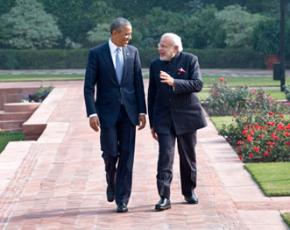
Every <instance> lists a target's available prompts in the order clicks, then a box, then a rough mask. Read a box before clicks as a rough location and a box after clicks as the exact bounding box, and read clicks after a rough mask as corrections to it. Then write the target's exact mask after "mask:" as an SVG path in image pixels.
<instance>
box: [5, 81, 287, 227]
mask: <svg viewBox="0 0 290 230" xmlns="http://www.w3.org/2000/svg"><path fill="white" fill-rule="evenodd" d="M37 84H39V85H40V84H42V85H43V84H46V83H43V82H42V83H37V82H34V83H7V84H6V83H1V87H13V86H16V85H18V86H19V85H21V86H23V87H25V86H28V85H37ZM47 84H49V85H51V84H53V85H54V86H55V87H56V88H57V89H58V90H62V92H63V97H62V100H61V101H59V102H58V104H57V106H56V109H55V110H54V111H53V113H52V114H51V116H50V117H49V120H48V126H47V128H46V130H45V131H44V133H43V134H42V136H41V137H40V138H39V139H38V140H37V141H26V142H18V143H16V142H14V143H10V144H9V145H8V146H7V148H6V150H5V151H4V152H3V153H2V155H0V185H1V186H0V228H2V229H9V230H10V229H11V230H14V229H15V230H16V229H28V230H32V229H41V230H44V229H48V230H50V229H61V230H63V229H83V230H87V229H92V230H93V229H97V230H109V229H110V230H111V229H118V230H122V229H128V230H133V229H134V230H135V229H141V230H143V229H144V230H145V229H146V230H149V229H150V230H151V229H152V230H153V229H159V230H163V229H170V230H171V229H174V230H175V229H199V230H200V229H201V230H222V229H223V230H225V229H226V230H229V229H233V230H235V229H237V230H244V229H251V230H252V229H259V230H260V229H263V230H267V229H269V230H276V229H277V230H284V229H287V227H286V225H285V224H284V223H283V221H282V219H281V217H280V212H284V211H290V198H289V197H284V198H281V197H280V198H267V197H265V196H264V195H263V194H262V193H261V192H260V190H259V189H258V188H257V186H256V185H255V183H254V182H253V181H252V180H251V178H250V176H249V174H248V173H247V172H246V171H245V170H244V169H243V164H242V163H241V162H240V161H239V159H238V158H237V156H236V155H235V153H234V152H233V150H232V149H231V147H230V146H229V145H228V144H227V143H226V142H225V140H224V139H223V138H222V137H220V136H218V135H217V132H216V130H215V128H214V127H213V125H212V124H211V122H210V121H208V122H209V126H208V127H207V128H204V129H202V130H200V131H199V132H198V145H197V153H198V154H197V159H198V188H197V193H198V195H199V197H200V203H199V204H198V205H188V204H185V203H184V201H183V197H182V196H181V192H180V181H179V169H178V154H176V159H175V165H174V178H173V183H172V198H171V199H172V203H173V204H172V209H170V210H168V211H165V212H155V211H154V204H155V203H156V202H157V200H158V195H157V189H156V180H155V174H156V165H157V148H158V147H157V143H156V142H155V141H154V140H153V139H152V138H151V136H150V132H149V128H148V127H146V129H145V130H142V131H139V132H138V134H137V145H136V157H135V164H134V180H133V190H132V191H133V193H132V197H131V200H130V203H129V212H128V213H124V214H123V213H122V214H118V213H115V204H112V203H107V202H106V196H105V188H106V182H105V174H104V165H103V161H102V158H101V152H100V146H99V135H98V134H97V133H95V132H93V131H92V130H90V128H89V126H88V120H87V118H86V117H85V107H84V103H83V96H82V84H83V83H82V82H81V81H74V82H65V83H62V82H55V83H47ZM146 85H147V81H146Z"/></svg>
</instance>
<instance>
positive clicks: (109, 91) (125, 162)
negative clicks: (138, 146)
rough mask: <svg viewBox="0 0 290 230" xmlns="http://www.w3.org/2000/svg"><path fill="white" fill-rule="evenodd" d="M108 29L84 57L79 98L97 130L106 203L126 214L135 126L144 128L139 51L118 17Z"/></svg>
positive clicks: (143, 101)
mask: <svg viewBox="0 0 290 230" xmlns="http://www.w3.org/2000/svg"><path fill="white" fill-rule="evenodd" d="M110 29H111V37H110V39H109V41H108V42H106V43H104V44H101V45H99V46H97V47H95V48H93V49H91V50H90V52H89V57H88V62H87V68H86V74H85V83H84V97H85V103H86V109H87V116H88V117H89V123H90V126H91V128H92V129H94V130H95V131H96V132H98V131H99V129H100V130H101V133H100V139H101V149H102V151H103V154H102V157H103V159H104V162H105V170H106V180H107V185H108V186H107V200H108V201H109V202H113V201H114V200H115V202H116V204H117V210H116V211H117V212H127V211H128V208H127V204H128V201H129V197H130V194H131V187H132V169H133V161H134V148H135V132H136V125H139V130H140V129H143V128H144V127H145V124H146V119H145V113H146V105H145V97H144V86H143V78H142V72H141V64H140V58H139V54H138V50H137V49H136V48H135V47H133V46H131V45H128V43H129V41H130V39H131V35H132V26H131V23H130V22H129V21H128V20H126V19H124V18H117V19H115V20H114V21H113V22H112V24H111V28H110ZM95 91H96V95H95Z"/></svg>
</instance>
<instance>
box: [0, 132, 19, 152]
mask: <svg viewBox="0 0 290 230" xmlns="http://www.w3.org/2000/svg"><path fill="white" fill-rule="evenodd" d="M23 139H24V135H23V133H22V132H3V131H0V153H1V152H2V151H3V150H4V149H5V147H6V145H7V144H8V143H9V141H20V140H23Z"/></svg>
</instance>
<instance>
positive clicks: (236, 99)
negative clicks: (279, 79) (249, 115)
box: [205, 77, 281, 116]
mask: <svg viewBox="0 0 290 230" xmlns="http://www.w3.org/2000/svg"><path fill="white" fill-rule="evenodd" d="M205 107H206V110H207V112H208V113H209V114H210V115H218V116H224V115H236V114H239V113H243V112H252V111H251V110H254V112H259V111H264V110H273V111H278V110H281V108H280V105H279V104H277V103H276V102H275V101H274V100H273V99H272V98H271V97H270V96H268V95H266V93H265V91H264V90H262V89H259V90H256V89H249V88H248V87H247V86H243V87H238V88H231V87H229V86H228V85H227V82H226V80H225V79H224V78H223V77H221V78H219V81H218V82H215V83H214V84H213V86H212V87H211V90H210V96H209V97H208V98H207V99H206V100H205Z"/></svg>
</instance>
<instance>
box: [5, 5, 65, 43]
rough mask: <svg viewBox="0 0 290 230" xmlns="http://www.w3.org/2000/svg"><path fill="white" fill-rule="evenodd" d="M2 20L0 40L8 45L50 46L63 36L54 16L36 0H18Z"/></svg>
mask: <svg viewBox="0 0 290 230" xmlns="http://www.w3.org/2000/svg"><path fill="white" fill-rule="evenodd" d="M0 21H1V22H0V31H1V33H0V42H1V43H2V45H4V46H6V47H12V48H20V49H24V48H48V47H53V46H54V45H56V44H57V40H58V39H59V38H60V37H61V32H60V31H59V29H58V27H57V24H56V21H55V20H54V18H53V17H52V16H51V15H49V14H47V13H46V12H45V11H44V9H43V6H42V5H41V3H39V2H37V1H36V0H16V5H15V7H13V8H11V10H10V11H9V12H8V13H6V14H3V15H2V16H1V18H0Z"/></svg>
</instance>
